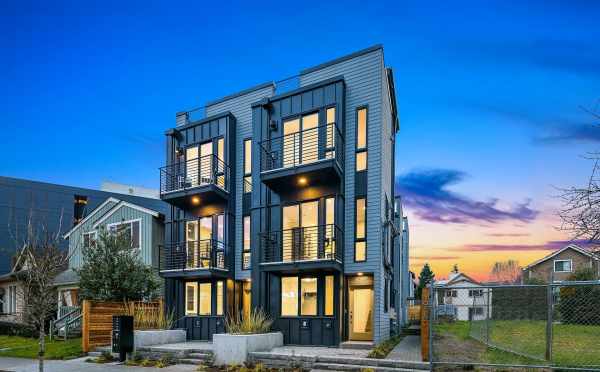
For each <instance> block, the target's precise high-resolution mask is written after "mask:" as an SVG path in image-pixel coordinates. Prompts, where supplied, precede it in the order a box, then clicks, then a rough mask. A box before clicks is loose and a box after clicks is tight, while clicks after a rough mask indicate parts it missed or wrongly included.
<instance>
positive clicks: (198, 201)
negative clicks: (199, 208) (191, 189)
mask: <svg viewBox="0 0 600 372" xmlns="http://www.w3.org/2000/svg"><path fill="white" fill-rule="evenodd" d="M192 204H193V205H198V204H200V198H199V197H197V196H192Z"/></svg>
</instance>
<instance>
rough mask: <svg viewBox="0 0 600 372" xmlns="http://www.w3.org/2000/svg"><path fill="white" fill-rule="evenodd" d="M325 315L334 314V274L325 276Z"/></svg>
mask: <svg viewBox="0 0 600 372" xmlns="http://www.w3.org/2000/svg"><path fill="white" fill-rule="evenodd" d="M325 315H333V275H327V276H326V277H325Z"/></svg>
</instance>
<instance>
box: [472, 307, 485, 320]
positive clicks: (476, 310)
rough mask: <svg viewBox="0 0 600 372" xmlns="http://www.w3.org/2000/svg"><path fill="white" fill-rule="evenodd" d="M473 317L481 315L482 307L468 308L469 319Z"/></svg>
mask: <svg viewBox="0 0 600 372" xmlns="http://www.w3.org/2000/svg"><path fill="white" fill-rule="evenodd" d="M474 315H479V316H481V315H483V307H470V308H469V318H472V317H473V316H474Z"/></svg>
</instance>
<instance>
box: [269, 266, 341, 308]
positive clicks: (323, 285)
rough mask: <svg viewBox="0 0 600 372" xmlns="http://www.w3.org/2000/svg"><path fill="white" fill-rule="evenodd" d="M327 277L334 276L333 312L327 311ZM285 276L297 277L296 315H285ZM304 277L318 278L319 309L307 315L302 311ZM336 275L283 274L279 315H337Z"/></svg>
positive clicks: (317, 298) (332, 292)
mask: <svg viewBox="0 0 600 372" xmlns="http://www.w3.org/2000/svg"><path fill="white" fill-rule="evenodd" d="M327 277H332V282H331V285H332V287H331V311H332V313H331V314H328V312H327V302H328V301H327V298H326V297H327ZM284 278H296V280H297V286H296V315H283V296H282V294H283V279H284ZM302 279H316V285H317V292H316V294H317V297H316V306H317V311H316V314H314V315H307V314H303V313H302ZM335 282H336V277H335V275H333V274H330V273H326V274H322V275H320V274H314V273H313V274H308V273H307V274H298V275H282V276H281V277H280V285H279V316H280V317H282V318H295V319H297V318H319V317H333V316H335V306H336V305H335V301H336V297H335V296H336V284H335Z"/></svg>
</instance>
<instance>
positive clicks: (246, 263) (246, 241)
mask: <svg viewBox="0 0 600 372" xmlns="http://www.w3.org/2000/svg"><path fill="white" fill-rule="evenodd" d="M243 223H244V233H243V251H242V270H248V269H250V266H251V258H252V255H251V250H250V216H244V220H243Z"/></svg>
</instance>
